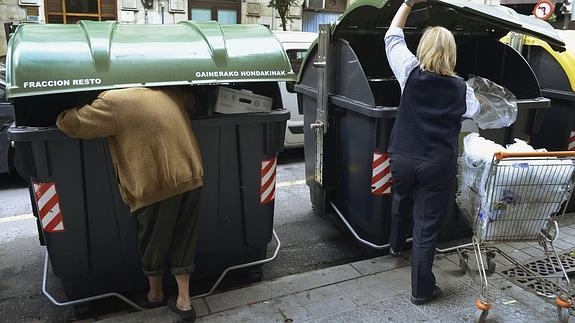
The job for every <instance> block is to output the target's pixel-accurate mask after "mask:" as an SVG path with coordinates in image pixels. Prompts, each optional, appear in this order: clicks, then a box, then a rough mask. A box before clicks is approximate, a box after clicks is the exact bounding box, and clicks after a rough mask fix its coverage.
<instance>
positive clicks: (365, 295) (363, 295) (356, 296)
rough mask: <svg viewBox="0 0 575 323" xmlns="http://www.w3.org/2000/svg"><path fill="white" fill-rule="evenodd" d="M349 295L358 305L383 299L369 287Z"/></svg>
mask: <svg viewBox="0 0 575 323" xmlns="http://www.w3.org/2000/svg"><path fill="white" fill-rule="evenodd" d="M349 297H350V299H351V300H352V301H353V302H354V303H355V304H357V305H358V306H362V305H368V304H371V303H373V302H376V301H378V300H381V298H379V297H377V296H376V295H374V294H372V293H371V292H370V290H369V289H363V290H359V291H356V292H354V293H351V294H349Z"/></svg>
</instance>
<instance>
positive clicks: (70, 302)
mask: <svg viewBox="0 0 575 323" xmlns="http://www.w3.org/2000/svg"><path fill="white" fill-rule="evenodd" d="M49 261H50V259H49V258H48V249H46V256H45V258H44V275H43V276H42V294H44V295H45V296H46V297H47V298H48V300H50V302H52V304H54V305H56V306H69V305H78V304H82V303H87V302H91V301H95V300H99V299H103V298H108V297H117V298H119V299H120V300H122V301H124V302H125V303H126V304H128V305H130V306H132V307H133V308H135V309H137V310H139V311H143V310H145V309H144V308H142V307H140V306H139V305H137V304H136V303H134V302H132V301H131V300H129V299H128V298H126V297H125V296H124V295H121V294H118V293H106V294H101V295H96V296H92V297H86V298H80V299H77V300H73V301H68V302H59V301H57V300H56V298H54V297H53V296H52V295H51V294H50V293H48V290H47V288H46V285H47V280H48V262H49Z"/></svg>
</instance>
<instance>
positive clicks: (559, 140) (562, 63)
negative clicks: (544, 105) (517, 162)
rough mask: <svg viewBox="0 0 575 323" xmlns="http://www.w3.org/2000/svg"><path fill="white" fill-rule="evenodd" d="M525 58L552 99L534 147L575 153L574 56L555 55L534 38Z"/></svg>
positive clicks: (526, 43) (528, 42)
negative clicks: (573, 151)
mask: <svg viewBox="0 0 575 323" xmlns="http://www.w3.org/2000/svg"><path fill="white" fill-rule="evenodd" d="M507 39H508V38H504V39H503V41H504V42H507ZM522 54H523V57H525V59H526V60H527V62H528V63H529V65H530V66H531V68H532V69H533V71H534V72H535V75H537V79H538V80H539V86H540V87H541V92H542V93H543V95H544V96H545V97H547V98H549V99H551V108H550V109H547V110H545V113H544V115H543V120H542V124H541V129H540V130H539V132H538V133H537V134H536V135H535V136H533V137H532V138H531V144H533V146H535V147H536V148H547V149H548V150H573V149H575V54H574V53H573V52H570V51H564V52H558V51H555V50H553V49H552V48H551V47H550V46H549V45H548V44H547V43H546V42H544V41H542V40H539V39H537V38H533V37H525V39H524V41H523V49H522Z"/></svg>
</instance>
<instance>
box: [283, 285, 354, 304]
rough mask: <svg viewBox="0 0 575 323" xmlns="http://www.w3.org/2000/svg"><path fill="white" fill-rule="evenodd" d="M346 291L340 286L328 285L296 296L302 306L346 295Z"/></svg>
mask: <svg viewBox="0 0 575 323" xmlns="http://www.w3.org/2000/svg"><path fill="white" fill-rule="evenodd" d="M345 293H346V291H345V290H343V289H342V288H340V287H339V286H338V285H328V286H323V287H320V288H315V289H311V290H307V291H303V292H299V293H296V294H294V296H295V297H296V299H297V301H298V303H299V304H300V305H306V304H309V303H313V302H318V301H322V300H325V299H328V298H332V297H336V296H340V295H343V294H345Z"/></svg>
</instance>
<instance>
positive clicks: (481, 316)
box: [474, 309, 489, 323]
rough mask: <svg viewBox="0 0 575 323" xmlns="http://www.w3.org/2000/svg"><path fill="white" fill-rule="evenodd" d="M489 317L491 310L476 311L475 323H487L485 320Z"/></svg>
mask: <svg viewBox="0 0 575 323" xmlns="http://www.w3.org/2000/svg"><path fill="white" fill-rule="evenodd" d="M487 315H489V310H479V309H478V310H476V311H475V319H474V321H475V322H478V323H483V322H485V319H486V318H487Z"/></svg>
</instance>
